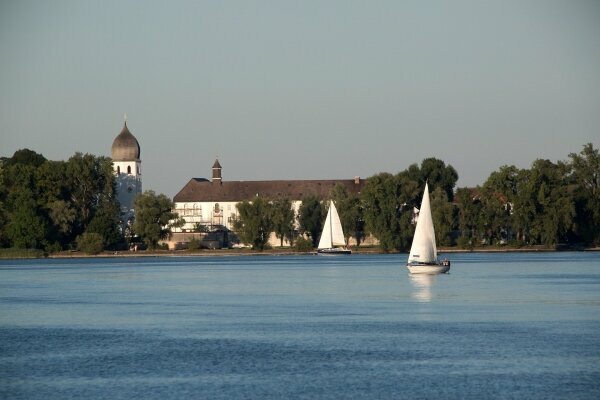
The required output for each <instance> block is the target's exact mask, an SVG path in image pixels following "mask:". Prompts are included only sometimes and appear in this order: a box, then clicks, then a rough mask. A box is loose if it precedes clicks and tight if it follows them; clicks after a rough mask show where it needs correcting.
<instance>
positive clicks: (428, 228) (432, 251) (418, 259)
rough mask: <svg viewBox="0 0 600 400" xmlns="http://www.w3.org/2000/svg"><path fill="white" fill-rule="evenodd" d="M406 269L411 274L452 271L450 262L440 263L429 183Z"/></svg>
mask: <svg viewBox="0 0 600 400" xmlns="http://www.w3.org/2000/svg"><path fill="white" fill-rule="evenodd" d="M406 267H407V268H408V270H409V271H410V273H411V274H443V273H446V272H448V271H449V270H450V261H448V260H444V261H442V262H440V261H439V260H438V257H437V248H436V246H435V230H434V229H433V219H432V218H431V206H430V204H429V187H428V185H427V183H425V192H424V193H423V200H422V201H421V209H420V210H419V218H418V219H417V227H416V228H415V236H414V237H413V242H412V246H411V248H410V254H409V256H408V263H407V264H406Z"/></svg>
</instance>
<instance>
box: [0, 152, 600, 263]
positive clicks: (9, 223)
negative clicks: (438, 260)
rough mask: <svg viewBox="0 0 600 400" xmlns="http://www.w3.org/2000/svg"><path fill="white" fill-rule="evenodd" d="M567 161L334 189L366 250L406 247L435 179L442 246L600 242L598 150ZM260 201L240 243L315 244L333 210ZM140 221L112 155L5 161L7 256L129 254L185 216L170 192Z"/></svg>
mask: <svg viewBox="0 0 600 400" xmlns="http://www.w3.org/2000/svg"><path fill="white" fill-rule="evenodd" d="M568 157H569V159H568V160H567V161H558V162H556V163H554V162H551V161H549V160H541V159H538V160H536V161H534V162H533V163H532V165H531V167H530V168H528V169H519V168H517V167H515V166H502V167H500V168H499V169H498V170H497V171H493V172H492V173H491V174H490V176H489V177H488V179H487V180H486V181H485V182H484V183H483V184H482V185H480V186H476V187H474V188H467V187H461V188H456V182H457V181H458V173H457V172H456V170H455V169H454V168H453V167H452V166H451V165H446V164H445V163H444V162H443V161H442V160H439V159H436V158H427V159H424V160H423V161H422V162H421V164H420V165H418V164H413V165H411V166H409V167H408V168H407V169H405V170H403V171H401V172H398V173H396V174H391V173H380V174H377V175H374V176H371V177H369V178H368V179H367V182H366V184H365V187H364V189H363V190H362V192H361V193H360V194H359V195H356V194H352V193H348V192H347V190H346V188H345V187H344V186H342V185H337V186H336V187H335V188H334V189H333V190H332V192H331V200H333V201H334V202H335V204H336V207H337V209H338V212H339V214H340V219H341V222H342V226H343V229H344V233H345V234H346V235H347V239H348V238H350V237H353V238H354V239H355V242H356V243H357V244H360V243H361V242H362V240H363V239H364V238H365V237H366V236H367V235H373V236H374V237H375V238H377V240H378V241H379V244H380V247H381V248H382V249H383V250H384V251H406V250H408V249H409V248H410V244H411V241H412V236H413V233H414V216H415V209H418V208H419V207H420V201H421V196H422V190H423V187H424V185H425V182H426V181H427V182H429V187H430V190H431V208H432V214H433V215H432V216H433V220H434V224H435V229H436V240H437V242H438V243H439V244H440V245H445V246H450V245H459V246H461V247H471V246H480V245H502V244H511V245H514V246H521V245H546V246H555V245H557V244H560V243H567V244H576V243H577V244H583V245H586V246H597V245H600V156H599V154H598V150H597V149H594V147H593V145H592V144H591V143H588V144H586V145H585V146H583V149H582V151H581V152H580V153H578V154H574V153H573V154H569V156H568ZM328 200H329V199H326V200H323V199H319V198H317V197H315V196H307V197H305V198H304V199H303V200H302V203H301V204H300V207H299V210H298V213H297V215H296V213H295V212H294V210H293V209H292V202H291V199H286V198H278V199H265V198H260V197H258V198H256V199H254V200H253V201H252V202H248V201H245V202H241V203H238V205H237V207H238V216H237V219H236V220H235V221H234V230H235V231H236V234H237V235H238V237H239V238H240V240H241V241H242V242H243V243H246V244H248V245H251V246H252V247H254V248H256V249H264V248H265V247H267V246H268V240H269V236H270V235H271V233H272V232H274V233H275V235H276V237H277V238H279V240H280V244H283V241H284V240H286V241H288V242H290V243H293V244H294V245H296V246H297V247H298V248H303V249H308V248H313V247H316V245H317V243H318V240H319V235H320V233H321V230H322V225H323V222H324V220H325V216H326V209H327V203H328ZM134 208H135V209H136V218H135V219H134V220H133V221H124V220H123V216H122V214H121V212H120V206H119V204H118V201H117V196H116V177H115V175H114V172H113V167H112V161H111V159H110V158H107V157H102V156H100V157H99V156H94V155H90V154H81V153H76V154H75V155H73V156H72V157H71V158H69V159H68V160H67V161H50V160H47V159H46V158H44V157H43V156H42V155H41V154H38V153H36V152H34V151H31V150H28V149H23V150H19V151H17V152H15V153H14V155H13V156H12V157H10V158H0V248H23V249H25V248H33V249H42V250H44V251H46V252H55V251H61V250H69V249H80V250H85V251H87V252H99V251H102V249H115V250H118V249H126V248H128V246H129V245H130V244H131V243H135V242H137V241H143V242H144V243H145V244H146V245H147V246H148V247H150V248H156V247H157V246H158V244H159V241H160V240H162V239H165V238H167V237H168V235H169V234H170V230H171V228H172V227H173V226H181V225H182V224H183V220H182V219H181V218H179V217H178V215H177V214H176V213H174V212H173V209H174V207H173V202H172V201H171V200H170V199H169V198H168V197H167V196H165V195H163V194H156V193H154V192H153V191H146V192H144V193H143V194H141V195H139V196H138V197H137V198H136V200H135V204H134Z"/></svg>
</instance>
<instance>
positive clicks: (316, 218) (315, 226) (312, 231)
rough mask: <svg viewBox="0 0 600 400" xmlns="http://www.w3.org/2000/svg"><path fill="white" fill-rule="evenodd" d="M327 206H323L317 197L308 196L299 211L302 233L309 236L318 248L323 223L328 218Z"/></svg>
mask: <svg viewBox="0 0 600 400" xmlns="http://www.w3.org/2000/svg"><path fill="white" fill-rule="evenodd" d="M326 207H327V205H326V204H322V203H321V201H320V200H319V199H318V198H317V197H316V196H306V197H305V198H304V199H303V200H302V204H301V205H300V208H299V209H298V224H299V227H300V233H302V234H305V235H307V236H308V237H309V238H310V240H311V241H312V243H313V247H317V245H318V243H319V236H320V235H321V231H322V230H323V223H324V222H325V217H327V208H326Z"/></svg>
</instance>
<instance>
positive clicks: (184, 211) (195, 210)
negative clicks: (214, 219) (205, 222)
mask: <svg viewBox="0 0 600 400" xmlns="http://www.w3.org/2000/svg"><path fill="white" fill-rule="evenodd" d="M176 211H177V212H178V213H179V215H202V206H200V205H197V204H194V205H191V206H189V205H187V204H184V205H183V208H177V210H176ZM222 211H223V209H222V208H221V206H220V205H219V203H216V204H215V206H214V208H213V214H221V212H222ZM227 211H229V212H231V204H228V205H227Z"/></svg>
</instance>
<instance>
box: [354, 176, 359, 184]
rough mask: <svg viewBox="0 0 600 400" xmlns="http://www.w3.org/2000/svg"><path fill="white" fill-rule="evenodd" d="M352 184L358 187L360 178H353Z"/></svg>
mask: <svg viewBox="0 0 600 400" xmlns="http://www.w3.org/2000/svg"><path fill="white" fill-rule="evenodd" d="M354 184H355V185H359V184H360V176H355V177H354Z"/></svg>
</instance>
